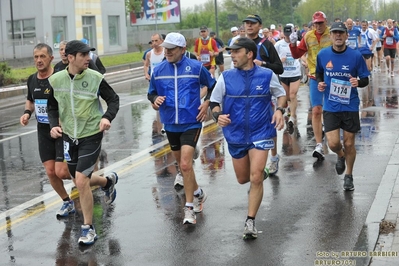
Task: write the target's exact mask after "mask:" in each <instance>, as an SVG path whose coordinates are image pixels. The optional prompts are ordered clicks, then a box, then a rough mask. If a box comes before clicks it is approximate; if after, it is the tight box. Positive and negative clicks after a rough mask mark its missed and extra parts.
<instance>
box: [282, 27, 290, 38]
mask: <svg viewBox="0 0 399 266" xmlns="http://www.w3.org/2000/svg"><path fill="white" fill-rule="evenodd" d="M283 31H284V35H286V36H290V35H291V33H292V26H290V25H287V26H284V30H283Z"/></svg>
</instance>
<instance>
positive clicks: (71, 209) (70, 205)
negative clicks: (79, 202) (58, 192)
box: [56, 200, 75, 217]
mask: <svg viewBox="0 0 399 266" xmlns="http://www.w3.org/2000/svg"><path fill="white" fill-rule="evenodd" d="M73 213H75V203H74V202H73V200H70V201H64V203H63V204H62V206H61V209H59V210H58V211H57V214H56V215H57V217H67V216H68V215H70V214H73Z"/></svg>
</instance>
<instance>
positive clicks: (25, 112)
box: [24, 109, 32, 118]
mask: <svg viewBox="0 0 399 266" xmlns="http://www.w3.org/2000/svg"><path fill="white" fill-rule="evenodd" d="M24 114H28V115H29V118H30V117H31V116H32V111H31V110H28V109H26V110H25V111H24Z"/></svg>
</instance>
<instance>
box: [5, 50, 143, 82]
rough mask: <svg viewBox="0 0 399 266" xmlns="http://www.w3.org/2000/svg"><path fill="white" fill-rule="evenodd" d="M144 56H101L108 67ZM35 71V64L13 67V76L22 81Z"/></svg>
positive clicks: (129, 54) (131, 54)
mask: <svg viewBox="0 0 399 266" xmlns="http://www.w3.org/2000/svg"><path fill="white" fill-rule="evenodd" d="M142 56H143V53H140V52H133V53H126V54H117V55H103V56H101V57H100V58H101V62H102V63H103V65H104V66H105V67H106V68H107V67H110V66H117V65H124V64H129V63H136V62H141V60H142V59H141V58H142ZM53 63H54V64H55V63H58V61H57V62H53ZM35 72H36V68H35V67H34V66H31V67H25V68H12V69H11V76H12V78H13V80H15V82H16V83H20V82H25V81H26V80H28V77H29V76H30V75H32V74H33V73H35Z"/></svg>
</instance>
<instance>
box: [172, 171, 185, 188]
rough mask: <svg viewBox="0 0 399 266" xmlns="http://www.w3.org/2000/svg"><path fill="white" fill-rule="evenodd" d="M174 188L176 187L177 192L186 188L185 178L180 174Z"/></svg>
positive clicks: (178, 173)
mask: <svg viewBox="0 0 399 266" xmlns="http://www.w3.org/2000/svg"><path fill="white" fill-rule="evenodd" d="M173 186H174V187H175V189H176V190H180V189H182V188H183V187H184V182H183V176H182V174H181V173H180V171H179V172H177V174H176V178H175V182H174V183H173Z"/></svg>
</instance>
